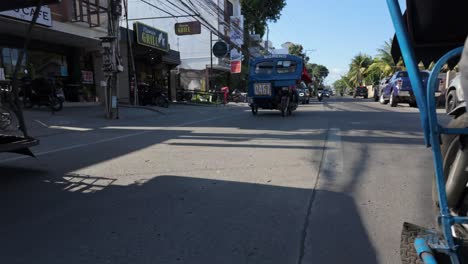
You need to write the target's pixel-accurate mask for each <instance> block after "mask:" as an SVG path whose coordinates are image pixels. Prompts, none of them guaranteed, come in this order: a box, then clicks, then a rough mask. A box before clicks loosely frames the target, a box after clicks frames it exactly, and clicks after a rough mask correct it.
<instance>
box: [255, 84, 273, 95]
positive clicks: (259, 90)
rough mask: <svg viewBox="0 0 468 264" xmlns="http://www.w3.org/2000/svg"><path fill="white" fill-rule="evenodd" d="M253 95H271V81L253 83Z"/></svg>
mask: <svg viewBox="0 0 468 264" xmlns="http://www.w3.org/2000/svg"><path fill="white" fill-rule="evenodd" d="M254 92H255V95H271V83H255V84H254Z"/></svg>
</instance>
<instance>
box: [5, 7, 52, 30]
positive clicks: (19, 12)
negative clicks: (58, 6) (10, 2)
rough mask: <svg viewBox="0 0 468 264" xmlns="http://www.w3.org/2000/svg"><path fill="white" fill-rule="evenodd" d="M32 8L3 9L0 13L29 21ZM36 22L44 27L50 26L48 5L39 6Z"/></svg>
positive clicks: (31, 17)
mask: <svg viewBox="0 0 468 264" xmlns="http://www.w3.org/2000/svg"><path fill="white" fill-rule="evenodd" d="M34 10H35V8H34V7H25V8H19V9H13V10H8V11H3V12H0V15H1V16H5V17H12V18H15V19H19V20H24V21H28V22H30V21H32V19H33V16H34ZM36 24H38V25H43V26H46V27H51V26H52V13H51V12H50V8H49V7H48V6H42V7H41V10H40V11H39V16H38V17H37V21H36Z"/></svg>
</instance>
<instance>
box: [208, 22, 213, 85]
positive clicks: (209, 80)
mask: <svg viewBox="0 0 468 264" xmlns="http://www.w3.org/2000/svg"><path fill="white" fill-rule="evenodd" d="M212 75H213V31H211V30H210V71H209V76H208V87H209V88H208V90H212V89H213V87H212V84H211V78H212V77H213V76H212Z"/></svg>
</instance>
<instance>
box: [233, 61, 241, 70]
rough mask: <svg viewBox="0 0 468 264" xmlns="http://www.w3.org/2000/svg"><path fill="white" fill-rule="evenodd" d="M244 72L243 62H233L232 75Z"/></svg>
mask: <svg viewBox="0 0 468 264" xmlns="http://www.w3.org/2000/svg"><path fill="white" fill-rule="evenodd" d="M241 71H242V61H240V60H236V61H231V73H241Z"/></svg>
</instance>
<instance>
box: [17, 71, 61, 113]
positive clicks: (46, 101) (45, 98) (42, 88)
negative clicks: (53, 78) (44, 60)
mask: <svg viewBox="0 0 468 264" xmlns="http://www.w3.org/2000/svg"><path fill="white" fill-rule="evenodd" d="M23 89H24V91H23V104H24V107H25V108H32V107H33V106H39V107H40V106H47V107H50V108H51V109H52V111H60V110H62V108H63V101H62V99H60V97H59V96H58V95H57V91H56V89H55V88H54V87H53V86H52V85H51V84H50V83H49V82H48V81H47V79H44V78H38V79H34V80H32V81H31V82H30V83H24V84H23Z"/></svg>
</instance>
